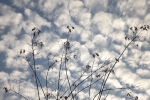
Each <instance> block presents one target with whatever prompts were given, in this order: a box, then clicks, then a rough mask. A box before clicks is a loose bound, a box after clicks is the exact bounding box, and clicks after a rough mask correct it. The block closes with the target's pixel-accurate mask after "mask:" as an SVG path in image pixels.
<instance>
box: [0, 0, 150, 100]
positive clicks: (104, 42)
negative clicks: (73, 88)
mask: <svg viewBox="0 0 150 100" xmlns="http://www.w3.org/2000/svg"><path fill="white" fill-rule="evenodd" d="M149 4H150V2H149V1H148V0H143V1H140V0H137V1H134V0H128V1H124V0H120V1H109V0H101V1H98V0H82V1H81V0H70V1H68V0H67V1H66V0H61V1H60V0H45V1H43V0H38V1H35V0H33V1H30V0H22V1H19V0H12V1H11V2H9V1H7V2H3V3H0V34H1V35H0V44H1V46H0V52H2V53H4V55H5V56H4V58H3V59H4V63H5V67H4V69H1V70H2V71H1V72H0V86H1V88H2V87H4V86H5V85H6V86H9V81H8V80H10V81H11V83H12V84H11V85H14V86H16V90H17V89H18V88H17V87H18V84H19V83H18V82H20V93H22V94H23V95H25V96H29V97H31V98H32V99H36V98H37V94H36V93H37V91H36V89H35V88H36V85H35V80H34V78H33V77H30V76H31V75H32V74H31V73H30V72H29V71H30V70H29V66H28V63H27V62H26V61H25V60H24V59H21V58H18V57H19V56H22V57H23V56H24V55H20V54H19V52H20V50H21V49H25V50H26V52H25V55H27V56H30V55H32V54H31V53H30V51H31V47H30V46H29V44H27V43H30V42H31V38H32V36H33V31H32V28H34V27H36V28H37V29H40V30H41V31H42V32H41V34H40V35H39V38H38V39H39V41H40V42H43V44H44V47H43V48H38V50H36V52H37V54H36V57H35V58H36V63H37V64H36V66H38V67H40V69H39V70H38V72H37V73H38V75H39V76H40V79H41V80H44V78H45V73H46V69H47V68H48V66H49V65H48V61H49V64H50V63H52V62H54V61H55V60H58V62H57V64H55V65H54V66H53V69H51V70H50V72H49V75H50V77H49V81H50V82H52V83H49V84H50V85H52V88H49V91H52V92H53V93H54V94H56V92H54V90H56V91H57V88H56V87H57V86H54V85H56V83H57V79H58V69H59V66H60V59H61V57H62V54H64V51H65V50H64V42H66V35H67V32H68V29H67V28H66V27H67V26H70V28H71V26H73V27H75V29H74V30H73V29H72V30H71V33H69V37H68V39H69V41H70V44H71V49H70V51H69V53H68V55H67V57H68V58H69V60H68V62H67V68H68V75H69V78H70V82H73V81H75V80H76V78H77V77H79V76H80V74H81V73H82V72H83V71H84V70H85V68H86V65H87V64H89V65H92V63H93V56H92V54H95V53H99V58H98V57H97V58H95V59H96V61H95V63H94V68H93V70H95V68H97V63H98V62H99V61H101V62H104V61H105V60H108V62H109V61H110V62H111V64H110V65H107V67H111V66H113V63H114V62H115V58H117V57H119V55H120V54H121V53H122V51H123V50H124V47H125V46H126V45H127V44H128V43H129V42H130V40H128V41H126V40H125V36H128V37H129V38H130V39H131V38H132V36H133V34H132V30H129V28H130V27H134V26H137V27H138V28H139V27H140V26H142V25H144V24H149V20H150V14H148V12H149ZM148 32H149V31H148ZM148 32H142V33H141V34H140V35H141V37H140V38H139V39H137V40H136V41H135V42H134V43H132V44H131V45H130V46H129V47H128V48H127V49H126V51H125V52H124V54H123V56H122V57H121V58H120V61H119V62H118V63H117V64H116V66H115V69H114V70H115V74H111V76H110V77H109V79H108V83H107V84H106V86H107V87H118V86H119V87H121V86H130V85H138V84H141V88H142V89H139V90H133V94H134V95H135V96H136V95H139V99H141V98H144V99H145V100H146V99H147V100H149V95H150V92H149V91H150V90H149V83H150V81H149V75H148V73H149V54H150V52H149V33H148ZM137 44H138V46H137ZM48 54H50V56H49V57H50V60H48V59H47V57H48ZM74 55H76V58H74ZM63 56H64V55H63ZM40 58H41V59H40ZM63 60H64V59H63ZM30 63H31V64H33V62H32V61H31V62H30ZM101 64H102V63H100V65H101ZM62 65H64V63H62ZM5 68H6V69H5ZM8 69H9V70H8ZM10 70H11V71H10ZM86 75H88V72H87V73H86V74H85V76H84V77H83V78H82V79H84V78H85V77H86ZM61 78H62V79H64V80H65V79H66V71H65V68H64V66H63V67H62V71H61ZM14 80H17V81H14ZM61 82H62V83H63V82H64V87H63V89H64V88H65V86H68V83H67V81H66V80H65V81H61ZM43 84H45V83H44V82H43V83H42V85H43ZM88 84H89V80H86V82H85V83H83V84H81V85H80V87H81V88H82V87H84V86H86V85H88ZM97 86H99V85H97ZM24 87H26V88H24ZM95 87H96V86H93V87H92V89H91V91H92V92H91V93H92V94H91V95H92V96H93V95H94V94H95V93H97V92H98V91H97V89H96V88H97V87H96V88H95ZM44 89H46V87H44ZM64 90H65V89H64ZM77 90H79V89H77ZM40 92H41V91H40ZM0 93H1V95H0V97H1V98H2V99H4V100H7V99H14V100H15V99H18V100H20V98H19V97H17V96H13V94H9V96H8V97H7V96H6V95H5V94H4V91H0ZM40 94H41V95H42V93H40ZM117 94H118V91H113V92H110V95H109V96H108V97H107V99H108V100H113V99H114V100H120V99H121V98H123V99H125V98H126V97H125V95H126V91H123V92H120V93H119V95H117ZM104 96H105V94H104V95H103V96H102V97H103V98H104ZM42 97H43V95H42ZM79 98H80V99H85V98H86V99H87V98H88V92H87V91H86V90H85V91H83V92H81V93H79Z"/></svg>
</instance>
